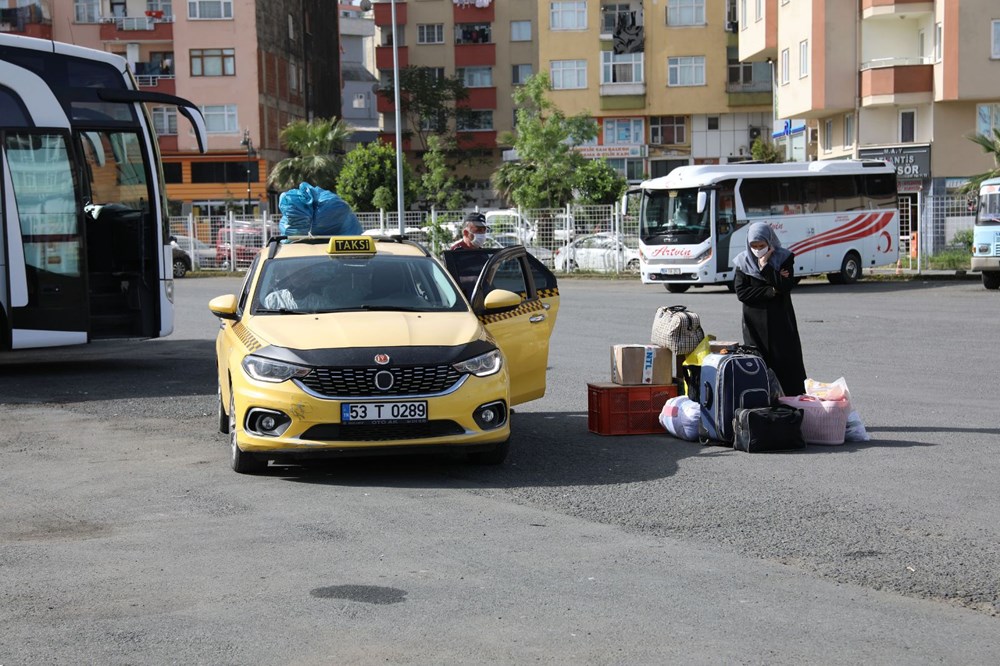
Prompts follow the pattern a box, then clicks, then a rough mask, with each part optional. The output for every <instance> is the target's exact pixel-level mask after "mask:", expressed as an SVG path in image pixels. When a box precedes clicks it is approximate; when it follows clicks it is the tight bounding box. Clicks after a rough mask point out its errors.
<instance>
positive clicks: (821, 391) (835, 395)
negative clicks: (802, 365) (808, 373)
mask: <svg viewBox="0 0 1000 666" xmlns="http://www.w3.org/2000/svg"><path fill="white" fill-rule="evenodd" d="M806 395H814V396H816V397H817V398H819V399H820V400H846V401H847V402H848V404H849V403H850V402H851V392H850V391H849V390H848V388H847V380H846V379H844V378H843V377H840V378H838V379H837V380H836V381H832V382H819V381H816V380H815V379H806Z"/></svg>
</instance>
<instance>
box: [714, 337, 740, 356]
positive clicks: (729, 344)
mask: <svg viewBox="0 0 1000 666" xmlns="http://www.w3.org/2000/svg"><path fill="white" fill-rule="evenodd" d="M738 344H740V343H739V342H737V341H736V340H710V341H709V343H708V351H710V352H711V353H713V354H721V353H722V351H723V350H726V351H729V350H730V349H732V348H733V347H735V346H736V345H738Z"/></svg>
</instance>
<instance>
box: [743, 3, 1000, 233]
mask: <svg viewBox="0 0 1000 666" xmlns="http://www.w3.org/2000/svg"><path fill="white" fill-rule="evenodd" d="M738 18H739V21H740V26H739V55H740V58H741V59H760V58H762V57H763V58H768V59H771V60H772V61H773V62H774V63H775V67H776V72H777V81H776V85H775V109H776V115H777V116H778V117H779V118H781V119H789V120H791V119H795V120H796V121H797V122H801V121H805V122H807V123H809V125H810V126H812V127H813V128H815V129H814V131H813V132H811V134H812V137H811V138H813V139H814V141H815V156H816V158H817V159H821V160H826V159H843V158H849V157H870V158H879V159H888V160H891V161H893V162H894V163H895V164H896V165H897V172H898V178H899V181H898V182H899V190H900V194H901V220H902V221H903V224H909V222H908V220H909V219H913V220H914V221H916V220H917V219H922V220H924V221H926V222H928V223H929V224H930V225H931V226H930V227H925V228H930V229H932V230H933V233H934V236H935V238H934V239H932V240H934V241H936V242H937V243H947V242H950V239H951V237H952V235H953V231H954V229H953V228H949V227H948V224H947V220H949V219H952V220H957V219H959V218H963V217H965V218H967V217H968V213H967V211H965V210H964V209H963V210H947V209H945V207H943V206H937V207H934V206H933V205H932V204H931V203H929V202H933V201H935V200H936V201H949V200H950V201H953V200H955V199H957V198H958V197H957V196H955V195H956V193H957V190H958V188H959V187H960V186H961V185H962V184H964V183H965V181H966V180H967V177H968V176H971V175H974V174H977V173H982V172H984V171H986V170H988V169H990V168H992V166H993V162H992V159H991V158H990V157H989V156H987V155H985V154H984V153H983V152H982V149H981V148H980V147H979V146H977V145H976V144H974V143H972V142H971V141H969V140H968V138H967V136H968V135H970V134H973V133H990V132H991V131H992V130H993V129H994V128H1000V3H997V2H996V0H923V1H918V0H858V1H851V2H848V1H840V0H739V9H738ZM951 207H952V208H954V205H951ZM963 208H964V207H963ZM917 216H919V217H917ZM915 228H916V226H915V223H914V229H915ZM903 231H904V237H906V232H907V231H908V230H907V229H904V230H903Z"/></svg>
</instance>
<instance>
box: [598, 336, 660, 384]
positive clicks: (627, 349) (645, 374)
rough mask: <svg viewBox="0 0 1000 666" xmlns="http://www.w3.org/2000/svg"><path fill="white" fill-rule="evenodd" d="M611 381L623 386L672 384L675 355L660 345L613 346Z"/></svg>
mask: <svg viewBox="0 0 1000 666" xmlns="http://www.w3.org/2000/svg"><path fill="white" fill-rule="evenodd" d="M611 381H613V382H614V383H615V384H621V385H623V386H639V385H643V384H655V385H662V384H670V383H671V382H673V381H674V363H673V354H672V353H671V352H670V350H669V349H667V348H666V347H660V346H659V345H612V347H611Z"/></svg>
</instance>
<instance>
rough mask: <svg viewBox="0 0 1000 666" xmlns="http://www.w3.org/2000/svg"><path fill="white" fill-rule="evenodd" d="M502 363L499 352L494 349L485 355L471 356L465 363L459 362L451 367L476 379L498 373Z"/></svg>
mask: <svg viewBox="0 0 1000 666" xmlns="http://www.w3.org/2000/svg"><path fill="white" fill-rule="evenodd" d="M502 363H503V362H502V360H501V356H500V350H499V349H494V350H493V351H490V352H486V353H485V354H480V355H479V356H473V357H472V358H470V359H467V360H465V361H459V362H458V363H455V364H454V365H452V366H451V367H453V368H455V369H456V370H458V371H459V372H467V373H469V374H470V375H475V376H476V377H489V376H490V375H493V374H496V373H497V372H500V366H501V365H502Z"/></svg>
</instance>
